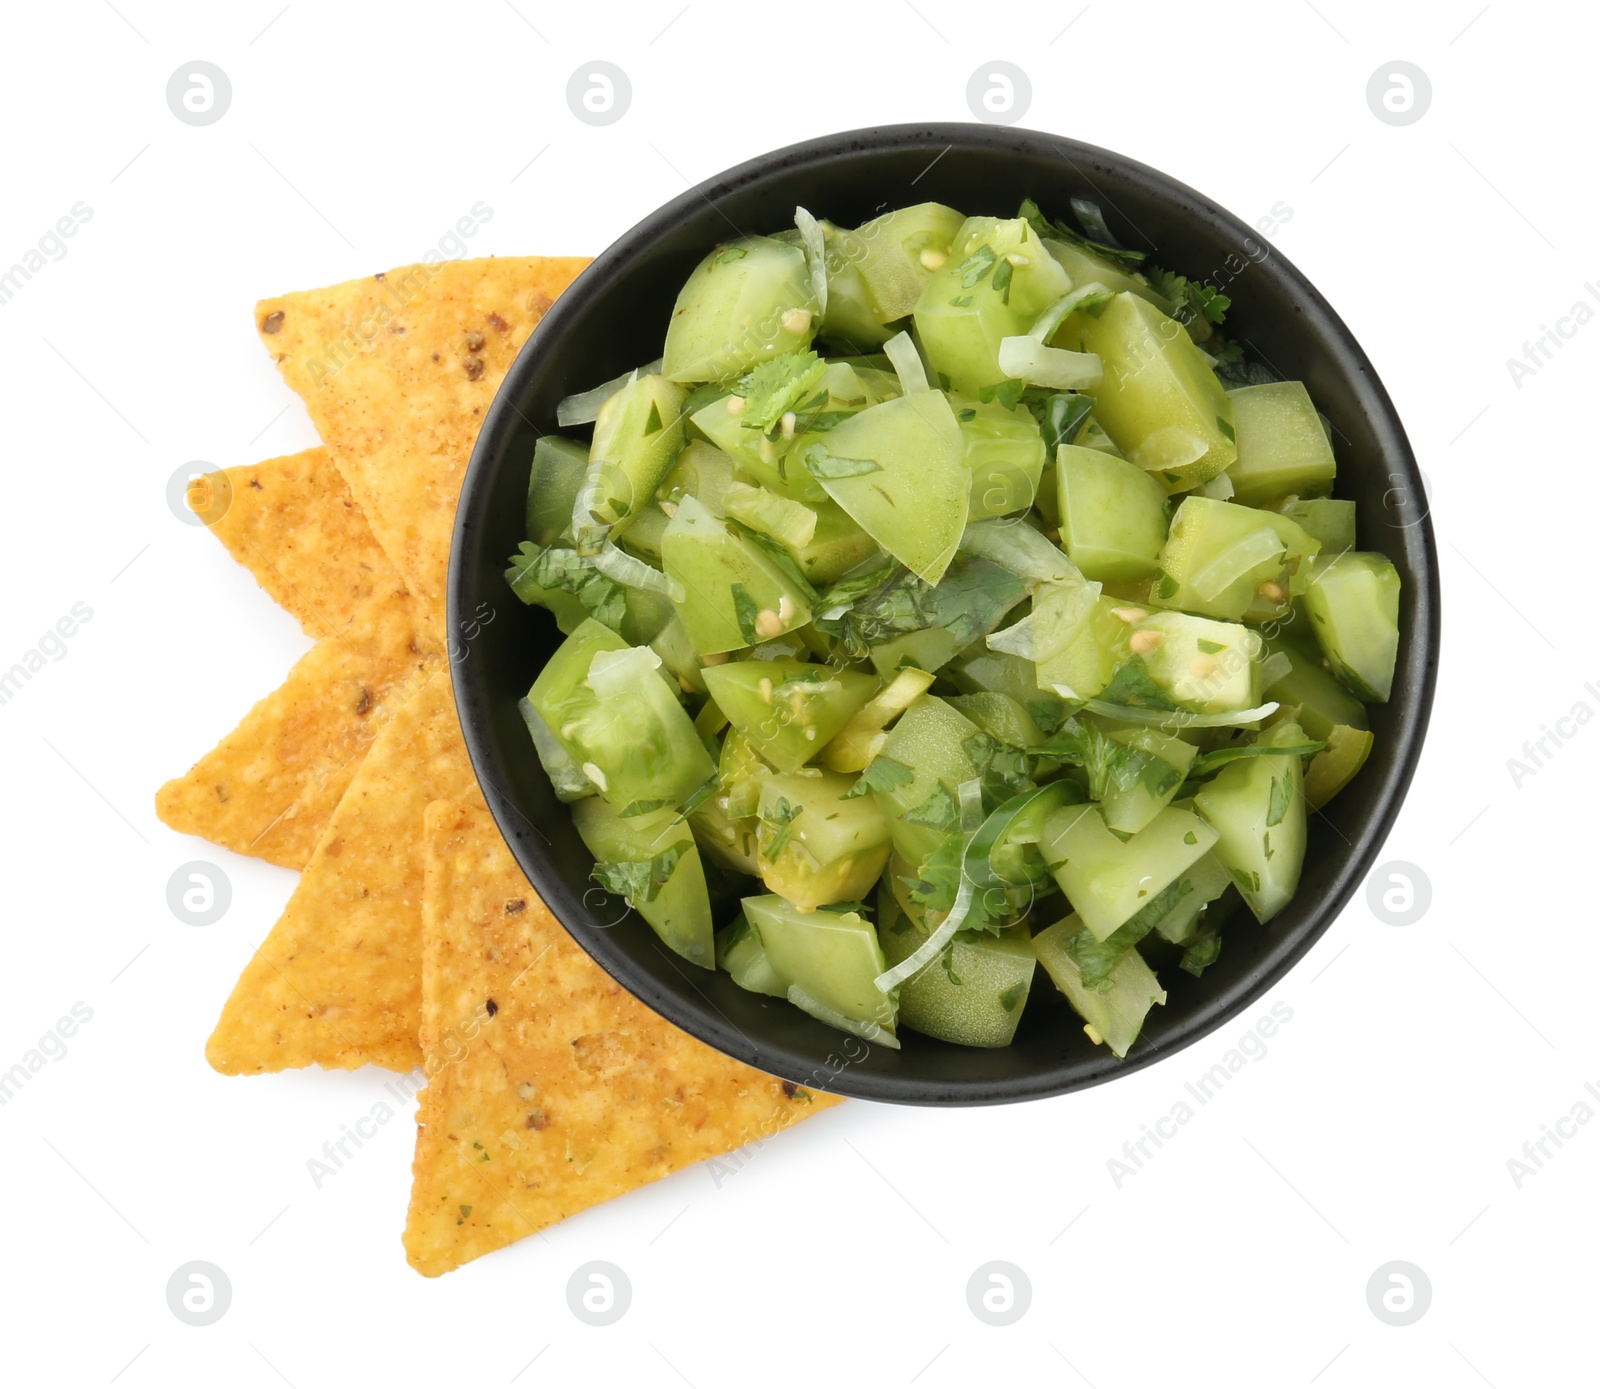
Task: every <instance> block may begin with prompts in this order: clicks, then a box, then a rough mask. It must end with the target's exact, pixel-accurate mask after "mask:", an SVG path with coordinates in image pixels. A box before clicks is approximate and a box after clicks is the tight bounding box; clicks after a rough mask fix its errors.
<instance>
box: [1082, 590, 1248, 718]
mask: <svg viewBox="0 0 1600 1389" xmlns="http://www.w3.org/2000/svg"><path fill="white" fill-rule="evenodd" d="M1130 630H1131V635H1130V636H1129V638H1128V642H1129V645H1130V646H1131V647H1132V649H1133V650H1134V651H1136V652H1138V653H1139V655H1140V657H1141V659H1142V660H1143V662H1144V668H1145V670H1146V672H1148V674H1149V677H1150V680H1151V681H1152V682H1153V683H1154V684H1155V686H1156V688H1157V689H1158V690H1159V691H1160V693H1161V694H1164V695H1165V696H1166V698H1167V699H1168V700H1169V701H1170V702H1171V704H1172V705H1173V706H1175V707H1177V708H1179V709H1186V710H1188V711H1189V712H1190V713H1194V714H1225V713H1231V712H1233V711H1234V710H1237V709H1253V708H1255V707H1256V706H1257V705H1258V704H1259V703H1260V702H1261V666H1260V663H1259V658H1260V655H1261V650H1262V642H1261V637H1260V635H1259V634H1258V633H1256V632H1253V631H1251V630H1250V629H1249V628H1248V627H1242V626H1240V625H1239V624H1238V623H1237V622H1213V621H1212V620H1211V619H1210V618H1207V617H1191V616H1190V615H1189V614H1188V613H1176V612H1157V613H1150V614H1149V615H1148V616H1146V617H1142V618H1139V619H1138V620H1137V621H1135V622H1133V623H1132V624H1131V628H1130ZM1119 674H1120V670H1119ZM1130 688H1131V690H1132V692H1134V693H1138V692H1139V686H1138V685H1137V683H1134V684H1132V685H1131V687H1130ZM1101 697H1102V698H1103V699H1106V700H1108V701H1110V702H1112V703H1128V704H1139V703H1141V700H1140V699H1138V698H1122V699H1118V698H1116V697H1115V691H1113V692H1112V693H1107V692H1106V691H1102V692H1101ZM1145 707H1147V708H1148V707H1157V708H1159V707H1160V705H1159V701H1156V702H1154V703H1153V704H1152V703H1149V702H1146V703H1145Z"/></svg>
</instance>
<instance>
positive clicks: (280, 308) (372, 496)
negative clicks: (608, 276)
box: [256, 256, 588, 635]
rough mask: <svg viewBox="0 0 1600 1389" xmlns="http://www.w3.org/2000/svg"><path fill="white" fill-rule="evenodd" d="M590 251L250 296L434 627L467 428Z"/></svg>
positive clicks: (431, 268)
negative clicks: (271, 295)
mask: <svg viewBox="0 0 1600 1389" xmlns="http://www.w3.org/2000/svg"><path fill="white" fill-rule="evenodd" d="M587 264H588V261H587V260H586V259H585V258H583V257H578V256H566V257H557V258H552V259H543V258H538V257H507V258H504V259H490V260H461V261H439V262H434V263H429V264H422V265H408V266H403V267H401V268H400V269H397V270H391V271H388V272H387V273H386V274H380V275H374V276H373V277H372V278H370V279H362V280H351V281H348V282H346V283H345V284H341V285H333V286H331V287H330V288H327V289H318V290H310V291H306V292H303V293H296V294H287V295H283V296H281V297H279V298H276V299H263V300H262V301H261V302H260V303H259V304H258V305H256V327H257V329H258V331H259V332H260V333H261V339H262V341H263V342H264V343H265V344H266V346H267V348H268V350H269V351H271V353H272V355H273V358H274V360H276V361H277V363H278V367H279V369H280V370H281V371H282V372H283V375H284V378H285V379H286V380H287V381H288V383H289V385H290V386H292V387H293V388H294V389H295V390H296V391H297V392H299V394H300V395H301V396H302V397H303V398H304V400H305V402H306V407H307V409H308V410H309V411H310V413H311V420H312V423H313V424H315V425H316V428H317V433H318V434H320V435H321V436H322V440H323V442H324V443H325V444H326V445H327V446H328V450H329V452H330V453H331V454H332V455H333V460H334V462H335V463H336V464H337V465H338V467H339V470H340V471H341V472H342V473H343V474H344V476H345V480H346V481H347V482H348V483H349V484H350V491H351V493H352V494H353V495H354V496H355V499H356V501H357V503H358V504H359V505H360V507H361V509H362V511H363V512H365V514H366V518H367V522H368V524H369V525H370V526H371V527H372V530H373V533H374V534H375V535H376V536H377V538H378V543H379V544H380V545H382V546H383V548H384V550H385V552H386V553H387V554H388V556H389V558H390V559H391V560H393V561H394V564H395V566H396V567H397V568H398V569H399V570H400V573H401V575H402V576H403V577H404V579H405V581H406V584H407V586H408V587H409V588H410V589H411V591H412V592H413V593H414V594H416V595H417V597H418V599H419V600H420V602H421V604H422V615H423V620H424V622H426V623H427V624H428V625H429V627H430V629H431V630H432V631H433V632H435V633H436V634H439V635H442V634H443V632H444V627H445V616H444V598H445V575H446V571H447V569H448V567H449V561H450V537H451V533H452V531H453V529H454V527H455V515H456V499H457V496H458V494H459V493H460V491H461V479H462V475H463V474H464V473H465V471H466V466H467V460H468V459H469V458H470V457H471V454H472V447H473V444H474V443H475V442H476V441H477V437H478V429H479V427H480V426H481V425H482V423H483V417H484V415H485V414H486V413H487V412H488V409H489V403H490V401H492V400H493V399H494V394H495V391H496V390H497V389H498V388H499V386H500V382H501V381H502V379H504V377H505V374H506V370H507V368H509V367H510V365H511V363H512V361H513V359H514V358H515V357H516V355H517V350H518V349H519V348H520V347H521V346H522V344H523V343H524V342H526V341H527V339H528V334H529V333H531V332H532V331H533V328H534V326H535V325H536V324H537V323H538V321H539V319H540V318H541V317H542V316H543V314H544V312H545V310H546V309H548V308H549V307H550V304H551V301H552V300H554V298H555V297H556V295H558V294H559V293H561V291H562V290H563V289H565V288H566V287H567V286H568V285H569V284H570V283H571V282H572V280H573V277H574V276H576V275H577V274H578V272H579V271H580V270H582V269H583V267H584V266H585V265H587Z"/></svg>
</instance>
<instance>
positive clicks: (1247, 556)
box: [1189, 527, 1285, 603]
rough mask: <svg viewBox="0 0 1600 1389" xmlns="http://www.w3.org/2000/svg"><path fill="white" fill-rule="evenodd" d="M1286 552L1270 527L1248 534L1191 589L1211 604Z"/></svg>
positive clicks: (1195, 580)
mask: <svg viewBox="0 0 1600 1389" xmlns="http://www.w3.org/2000/svg"><path fill="white" fill-rule="evenodd" d="M1284 548H1285V547H1284V543H1283V539H1282V537H1281V536H1279V534H1278V533H1277V531H1275V530H1273V529H1271V528H1270V527H1264V528H1263V529H1261V530H1257V531H1248V532H1246V533H1245V534H1244V535H1242V536H1240V537H1239V539H1237V540H1236V541H1234V542H1233V544H1232V545H1230V546H1228V548H1227V549H1226V550H1224V551H1223V552H1222V553H1221V554H1220V555H1218V556H1217V557H1216V558H1215V559H1214V560H1212V561H1211V563H1210V564H1208V565H1206V567H1205V568H1204V569H1202V570H1201V571H1200V572H1199V573H1198V574H1196V575H1195V576H1194V577H1193V578H1192V579H1190V580H1189V587H1190V588H1192V589H1193V590H1194V591H1195V593H1197V594H1198V595H1199V596H1200V597H1201V598H1203V599H1205V601H1206V602H1208V603H1209V602H1210V601H1211V600H1212V599H1213V598H1215V597H1216V596H1217V595H1218V594H1219V593H1221V592H1222V591H1223V590H1224V589H1226V588H1229V587H1231V586H1232V585H1233V584H1235V583H1237V582H1238V581H1239V580H1240V579H1242V578H1243V577H1244V576H1245V575H1246V574H1248V573H1249V572H1250V571H1251V570H1252V569H1254V568H1256V567H1257V566H1259V565H1262V564H1266V563H1267V562H1268V561H1269V560H1273V559H1276V558H1277V557H1278V556H1279V555H1281V554H1282V553H1283V551H1284Z"/></svg>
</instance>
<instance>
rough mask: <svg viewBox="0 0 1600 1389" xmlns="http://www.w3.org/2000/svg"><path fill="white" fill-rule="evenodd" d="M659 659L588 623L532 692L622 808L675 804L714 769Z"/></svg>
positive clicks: (565, 742) (582, 764)
mask: <svg viewBox="0 0 1600 1389" xmlns="http://www.w3.org/2000/svg"><path fill="white" fill-rule="evenodd" d="M659 666H660V658H659V657H657V656H656V655H655V653H654V652H652V651H651V650H650V649H649V648H648V647H630V646H628V645H627V643H625V642H624V641H623V640H622V638H621V637H619V636H618V635H617V634H616V633H615V632H613V631H612V630H611V629H610V628H608V627H603V626H601V625H600V624H599V623H598V622H595V621H593V620H590V621H587V622H585V623H583V625H582V626H580V627H579V628H578V629H577V630H576V631H575V632H573V634H572V635H571V636H570V637H568V638H567V639H566V641H564V642H563V643H562V644H561V646H560V648H559V649H558V650H557V651H556V653H555V655H554V656H552V657H551V658H550V660H549V661H548V662H547V663H546V665H545V668H544V669H543V670H542V671H540V672H539V678H538V679H537V680H535V681H534V682H533V688H532V689H531V690H529V691H528V698H529V700H530V701H531V702H532V704H533V707H534V709H535V711H536V712H537V713H538V715H539V717H540V718H542V719H543V720H544V721H545V723H546V724H547V725H548V726H549V728H550V730H551V731H552V732H553V733H554V734H555V735H556V737H558V738H559V739H560V740H561V745H562V746H563V747H564V748H565V749H566V750H567V754H568V756H570V757H571V758H572V760H573V761H574V762H576V763H577V764H578V766H579V768H580V769H581V770H582V772H583V774H584V776H586V777H588V779H589V780H590V781H592V782H593V783H594V785H595V789H596V790H597V791H599V793H600V795H601V797H602V798H604V799H605V800H606V801H607V802H608V803H609V804H611V805H614V806H616V807H617V809H619V810H625V809H628V808H629V807H631V806H634V805H638V804H645V803H648V802H651V801H654V802H657V803H658V804H667V805H676V804H678V803H679V802H681V801H683V800H685V799H686V798H687V797H688V796H690V795H691V794H692V793H693V792H694V791H695V790H697V789H698V788H699V787H700V786H701V785H702V784H703V783H704V782H705V781H707V780H708V779H709V778H710V776H711V774H712V772H713V770H714V768H713V766H712V763H711V757H710V754H709V753H707V752H706V750H705V747H704V745H703V744H702V743H701V742H700V738H699V735H698V734H696V733H695V731H694V723H693V722H692V720H691V719H690V718H689V715H688V714H686V713H685V712H684V710H683V706H682V705H680V704H679V703H678V701H677V700H676V699H675V698H673V694H672V690H671V689H670V688H669V687H668V685H667V683H666V681H665V680H663V679H662V676H661V674H660V671H659V669H658V667H659Z"/></svg>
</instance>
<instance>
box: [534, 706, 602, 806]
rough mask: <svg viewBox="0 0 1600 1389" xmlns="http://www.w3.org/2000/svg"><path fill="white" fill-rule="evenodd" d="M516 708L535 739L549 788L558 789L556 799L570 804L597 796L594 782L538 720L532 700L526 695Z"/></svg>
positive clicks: (559, 740) (546, 725)
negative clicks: (548, 779) (548, 781)
mask: <svg viewBox="0 0 1600 1389" xmlns="http://www.w3.org/2000/svg"><path fill="white" fill-rule="evenodd" d="M517 709H518V711H519V712H520V713H521V714H522V721H523V722H524V723H525V724H527V725H528V736H529V737H531V738H532V739H533V749H534V751H535V752H536V753H538V754H539V764H540V765H541V766H542V767H543V768H544V773H545V775H546V776H547V777H549V778H550V785H551V786H552V787H554V788H555V793H556V799H557V800H560V801H566V802H569V803H570V802H572V801H581V800H583V799H584V798H585V797H587V796H592V795H594V793H595V786H594V783H593V782H592V781H590V780H589V778H588V777H586V776H584V774H583V769H582V768H581V767H580V766H578V764H577V763H576V762H575V761H574V760H573V758H572V754H571V753H569V752H568V751H567V750H566V748H565V747H564V746H563V745H562V742H561V739H559V738H558V737H556V735H555V734H554V733H552V732H551V731H550V725H549V724H547V723H546V722H545V721H544V720H543V719H542V718H540V717H539V711H538V710H537V709H535V708H534V707H533V701H532V700H531V699H529V698H527V696H523V698H521V699H519V700H518V701H517Z"/></svg>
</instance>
